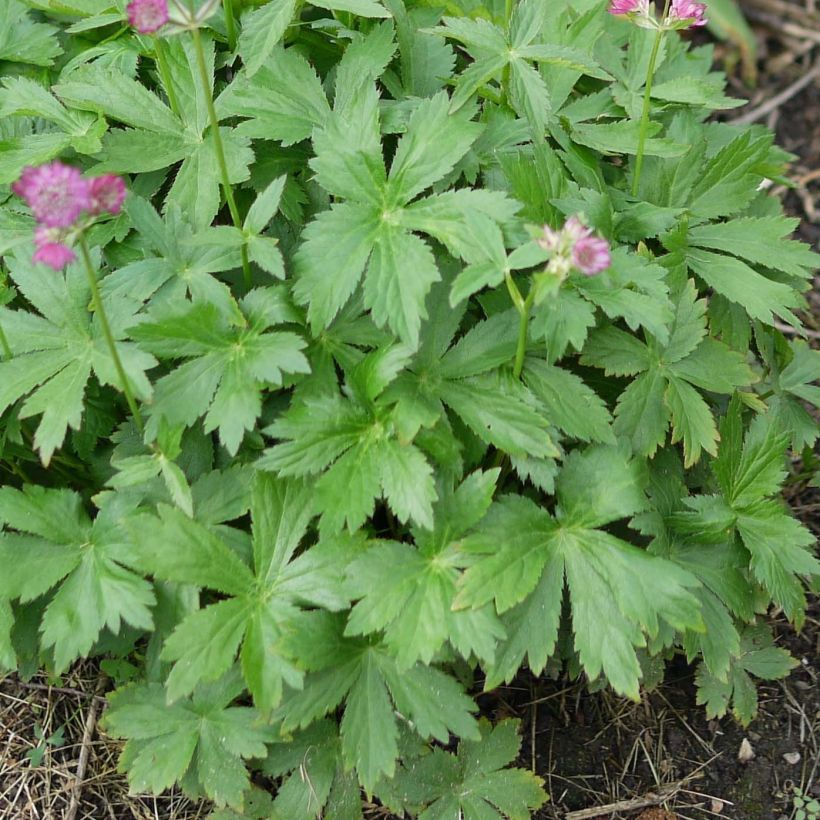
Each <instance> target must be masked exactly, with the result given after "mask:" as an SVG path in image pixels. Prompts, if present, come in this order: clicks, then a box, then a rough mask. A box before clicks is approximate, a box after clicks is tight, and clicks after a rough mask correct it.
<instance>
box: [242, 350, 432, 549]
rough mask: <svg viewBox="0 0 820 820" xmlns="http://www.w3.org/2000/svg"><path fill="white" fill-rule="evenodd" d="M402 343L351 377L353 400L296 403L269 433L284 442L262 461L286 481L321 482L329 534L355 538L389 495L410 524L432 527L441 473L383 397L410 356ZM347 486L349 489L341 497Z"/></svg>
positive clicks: (328, 397) (362, 363)
mask: <svg viewBox="0 0 820 820" xmlns="http://www.w3.org/2000/svg"><path fill="white" fill-rule="evenodd" d="M409 356H410V352H409V350H408V349H407V348H405V347H404V346H402V345H399V346H396V347H384V348H381V349H379V350H375V351H373V352H371V353H370V354H368V355H367V356H365V357H364V358H359V359H358V361H356V362H355V365H353V366H352V367H351V368H350V370H349V373H348V381H347V385H346V392H347V393H348V394H349V396H350V398H349V399H343V398H341V397H340V396H339V395H338V394H337V393H336V392H335V390H334V392H333V393H330V394H327V393H323V394H321V395H320V396H318V397H313V396H308V397H306V398H305V399H304V400H302V401H295V402H294V403H293V405H292V406H291V408H290V410H289V411H288V412H287V413H286V414H283V415H282V416H280V417H279V418H278V419H277V420H276V421H275V422H274V423H273V424H272V425H271V426H270V427H268V428H267V429H266V431H265V432H266V433H268V434H269V435H271V436H273V437H274V438H277V439H280V441H279V443H277V444H275V445H274V446H273V447H271V448H269V449H268V450H266V451H265V453H264V454H263V455H262V457H261V458H260V459H259V460H258V461H257V462H256V466H257V468H258V469H262V470H271V471H275V472H277V473H278V474H279V475H283V476H300V477H307V476H315V475H317V474H320V473H321V474H322V475H321V476H320V477H319V479H318V481H316V483H315V492H316V495H317V498H318V502H319V510H320V511H321V514H322V517H321V521H320V530H321V532H322V533H323V534H330V533H335V532H338V531H339V530H341V529H342V528H343V527H345V526H347V528H348V529H349V530H350V531H351V532H353V531H355V530H356V529H358V528H359V527H361V526H362V524H363V523H364V522H365V521H366V520H367V518H368V517H369V516H370V515H371V514H372V513H373V509H374V506H375V501H376V499H377V498H378V497H380V496H383V497H384V498H385V500H386V501H387V502H388V503H389V504H390V507H391V509H392V510H393V512H394V513H395V514H396V515H397V516H398V517H399V519H400V520H401V521H403V522H405V521H412V522H413V523H415V524H417V525H418V526H421V527H426V528H429V527H431V526H432V521H433V517H432V504H433V502H434V501H435V499H436V489H435V485H434V482H433V470H432V468H431V466H430V464H429V463H428V461H427V459H426V458H425V456H424V455H423V453H422V452H421V450H419V449H418V447H416V446H415V445H414V444H413V443H412V441H411V440H412V436H410V437H409V438H406V439H405V438H404V437H399V436H398V435H397V431H396V429H395V426H394V424H393V422H392V420H391V419H390V408H389V402H388V401H387V399H386V398H383V397H382V395H381V394H382V393H383V391H384V390H385V388H386V387H387V386H388V385H389V383H390V382H391V381H392V380H393V379H394V378H395V377H396V375H397V372H398V369H399V368H400V367H401V366H402V365H403V364H404V363H405V362H406V360H407V359H408V358H409ZM340 488H344V489H343V490H342V491H340Z"/></svg>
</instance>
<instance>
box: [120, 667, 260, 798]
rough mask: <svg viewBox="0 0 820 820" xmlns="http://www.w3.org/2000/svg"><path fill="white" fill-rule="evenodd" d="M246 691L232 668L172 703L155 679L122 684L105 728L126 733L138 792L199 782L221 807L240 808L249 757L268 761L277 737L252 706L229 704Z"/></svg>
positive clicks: (126, 756) (128, 763)
mask: <svg viewBox="0 0 820 820" xmlns="http://www.w3.org/2000/svg"><path fill="white" fill-rule="evenodd" d="M243 688H244V684H243V682H242V678H241V676H240V675H239V674H238V672H237V670H236V669H235V668H234V669H232V670H230V671H229V672H227V673H226V674H225V675H224V676H222V677H221V678H220V679H219V680H217V681H214V682H213V683H210V684H203V685H202V686H200V687H199V688H198V689H197V691H196V692H195V693H194V695H193V696H192V697H191V698H186V699H185V700H182V701H179V702H177V703H174V704H171V705H169V704H168V702H167V700H166V695H165V689H164V688H163V687H162V686H161V685H160V684H157V683H143V684H136V685H131V686H126V687H123V688H121V689H119V690H117V691H116V692H115V693H114V694H113V695H111V696H110V705H109V708H108V710H107V711H106V713H105V718H104V720H105V726H106V729H107V730H108V731H109V732H110V733H111V734H112V735H114V736H115V737H121V738H125V740H126V744H125V749H124V751H123V754H122V757H121V759H120V766H121V768H122V770H123V771H127V773H128V782H129V785H130V787H131V789H132V790H133V791H134V792H145V791H150V792H153V793H154V794H159V793H160V792H162V791H164V790H165V789H167V788H169V787H170V786H172V785H173V784H174V783H176V782H180V781H185V782H187V783H189V784H192V785H194V786H196V787H197V790H198V791H199V792H200V793H204V794H205V795H207V797H208V798H209V799H210V800H212V801H213V802H214V803H215V804H216V805H217V806H231V807H233V808H235V809H237V810H241V809H242V808H243V803H244V795H245V792H246V790H247V788H248V786H249V777H248V770H247V769H246V767H245V763H244V761H245V760H247V759H248V758H252V757H253V758H264V757H265V754H266V752H267V748H266V745H265V744H266V742H267V741H271V740H274V739H275V738H276V734H275V733H274V732H273V731H272V730H271V728H270V727H269V726H267V725H266V724H265V723H264V722H263V721H262V719H261V716H260V714H259V713H258V712H257V711H256V710H255V709H251V708H248V707H247V706H231V705H230V704H231V703H232V702H233V701H234V700H235V699H236V698H237V697H239V695H241V693H242V691H243Z"/></svg>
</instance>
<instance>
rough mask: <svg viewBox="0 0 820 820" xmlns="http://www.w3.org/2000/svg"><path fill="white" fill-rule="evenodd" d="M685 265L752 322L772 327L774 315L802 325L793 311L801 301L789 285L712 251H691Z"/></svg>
mask: <svg viewBox="0 0 820 820" xmlns="http://www.w3.org/2000/svg"><path fill="white" fill-rule="evenodd" d="M686 262H687V264H688V265H689V267H690V268H691V269H692V270H693V271H694V272H695V273H696V274H697V275H698V276H700V278H701V279H703V281H704V282H706V284H707V285H708V286H709V287H711V288H714V289H715V290H716V291H717V292H718V293H720V294H722V295H723V296H725V297H726V298H727V299H728V300H729V301H731V302H735V303H737V304H739V305H742V306H743V308H744V309H745V310H746V312H747V313H748V314H749V316H750V317H752V318H753V319H760V321H762V322H764V323H765V324H767V325H772V324H774V321H775V320H774V316H779V317H780V318H781V319H784V320H785V321H787V322H789V323H790V324H794V325H795V327H798V326H799V323H798V320H797V318H796V317H795V316H794V314H793V313H792V311H791V308H798V307H800V306H801V301H802V300H801V298H800V296H799V294H798V293H797V292H796V291H794V290H793V289H792V288H791V287H790V286H789V285H785V284H783V283H781V282H774V281H772V280H771V279H768V278H767V277H765V276H763V275H761V274H759V273H757V272H756V271H755V270H754V269H753V268H750V267H749V266H748V265H747V264H746V263H745V262H741V261H740V260H739V259H735V258H734V257H731V256H723V255H722V254H718V253H713V252H711V251H703V250H696V249H694V248H692V249H690V250H688V251H687V253H686ZM773 314H774V315H773Z"/></svg>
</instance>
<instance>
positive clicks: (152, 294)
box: [100, 193, 242, 324]
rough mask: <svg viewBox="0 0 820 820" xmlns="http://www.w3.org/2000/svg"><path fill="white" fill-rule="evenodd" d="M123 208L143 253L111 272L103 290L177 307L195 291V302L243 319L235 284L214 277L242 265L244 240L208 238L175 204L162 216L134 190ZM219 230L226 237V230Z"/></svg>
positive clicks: (234, 317)
mask: <svg viewBox="0 0 820 820" xmlns="http://www.w3.org/2000/svg"><path fill="white" fill-rule="evenodd" d="M124 207H125V211H126V213H127V215H128V218H129V220H130V221H131V223H132V225H133V226H134V228H135V230H137V231H138V232H139V235H140V239H141V248H140V250H141V256H139V257H138V258H136V259H135V260H132V261H128V263H127V264H125V265H122V266H121V267H119V268H118V269H117V270H116V271H113V272H112V273H110V274H109V275H108V276H106V277H105V279H104V280H103V281H102V282H101V283H100V288H101V290H102V292H103V294H104V295H105V296H112V297H113V296H119V297H128V298H130V299H137V300H139V301H141V302H157V303H160V304H163V303H165V304H166V305H167V303H175V304H176V305H177V306H179V304H180V302H182V301H184V299H185V297H186V296H190V298H191V300H192V301H203V302H208V303H210V304H211V305H212V306H214V307H216V308H217V309H218V310H219V312H220V314H221V315H222V316H223V317H225V319H227V320H229V321H232V322H238V323H240V324H241V322H242V318H241V313H240V312H239V308H238V307H237V304H236V300H235V299H234V297H233V295H232V293H231V290H230V288H229V287H228V286H227V285H226V284H225V283H224V282H222V281H220V280H219V279H218V278H217V277H216V276H214V274H215V273H221V272H223V271H228V270H231V268H235V267H239V264H240V255H239V245H238V244H237V243H235V242H227V243H226V242H221V241H220V242H217V243H211V242H207V241H203V240H204V239H206V238H207V236H208V234H207V233H205V234H203V233H202V232H199V231H197V230H196V229H195V227H194V226H193V225H192V224H191V223H190V221H189V220H188V219H187V218H186V217H185V216H184V215H183V213H182V212H181V211H180V210H179V208H177V207H175V206H170V207H169V208H167V209H166V212H165V214H164V215H163V216H160V215H159V214H158V213H157V212H156V210H154V207H153V206H152V205H151V203H150V202H148V201H146V200H145V199H142V198H141V197H139V196H136V195H135V194H134V193H131V194H129V196H128V198H127V199H126V201H125V206H124ZM223 227H224V226H223ZM214 230H217V229H214ZM228 230H230V229H228ZM219 231H220V237H221V236H222V235H223V234H222V232H221V231H222V229H219Z"/></svg>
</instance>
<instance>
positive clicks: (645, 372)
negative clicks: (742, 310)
mask: <svg viewBox="0 0 820 820" xmlns="http://www.w3.org/2000/svg"><path fill="white" fill-rule="evenodd" d="M705 308H706V306H705V304H704V303H703V302H702V301H699V300H697V293H696V291H695V287H694V283H693V282H692V281H691V280H689V282H687V284H686V286H685V287H684V288H683V290H682V291H681V293H680V294H679V297H678V303H677V306H676V312H675V317H674V320H673V322H672V325H671V328H670V330H669V332H668V342H667V343H665V344H663V343H659V341H656V340H654V339H652V338H651V337H650V340H649V343H648V344H647V345H644V344H642V343H641V342H640V341H638V340H637V339H636V338H635V337H633V336H630V335H629V334H627V333H624V332H623V331H622V330H619V329H618V328H616V327H615V326H613V325H610V326H606V327H603V328H602V329H601V330H598V331H596V332H595V333H594V334H593V335H592V336H591V337H590V339H589V341H588V342H587V344H586V345H585V347H584V352H583V355H582V356H581V362H582V363H583V364H589V365H593V366H595V367H601V368H603V369H604V371H605V372H606V373H607V374H614V375H634V374H640V375H638V376H637V378H635V379H634V380H633V381H632V382H631V383H630V384H629V385H628V386H627V387H626V389H625V390H624V392H623V393H622V394H621V396H620V397H619V399H618V404H617V406H616V408H615V424H614V428H613V429H614V431H615V433H616V434H617V435H621V436H625V437H626V438H628V439H629V440H630V441H631V443H632V447H633V450H634V452H635V453H637V454H640V455H648V456H652V455H653V454H654V453H655V452H656V451H657V448H658V447H659V446H661V445H662V444H663V442H664V440H665V439H666V432H667V429H668V427H669V423H670V421H671V423H672V442H673V443H676V442H678V441H683V450H684V459H685V466H687V467H689V466H691V465H692V464H694V463H695V462H697V461H698V459H699V458H700V455H701V453H702V452H703V451H704V450H705V451H706V452H707V453H710V454H711V455H716V454H717V442H718V439H719V436H718V429H717V425H716V423H715V421H714V418H713V416H712V411H711V409H710V408H709V405H708V404H707V403H706V401H705V399H704V398H703V397H702V396H701V394H700V393H699V392H698V390H696V389H695V388H696V387H697V388H700V389H701V390H705V391H711V392H715V393H725V394H731V393H733V392H734V390H735V389H736V388H737V387H741V386H746V385H748V384H751V383H752V382H753V381H754V380H755V376H754V373H753V372H752V370H751V369H750V368H749V366H748V364H747V363H746V361H745V360H744V358H743V356H742V355H741V354H740V353H737V352H735V351H733V350H730V349H729V347H727V346H726V345H724V344H723V343H722V342H719V341H716V340H715V339H712V338H704V335H705V333H706V309H705Z"/></svg>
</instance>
